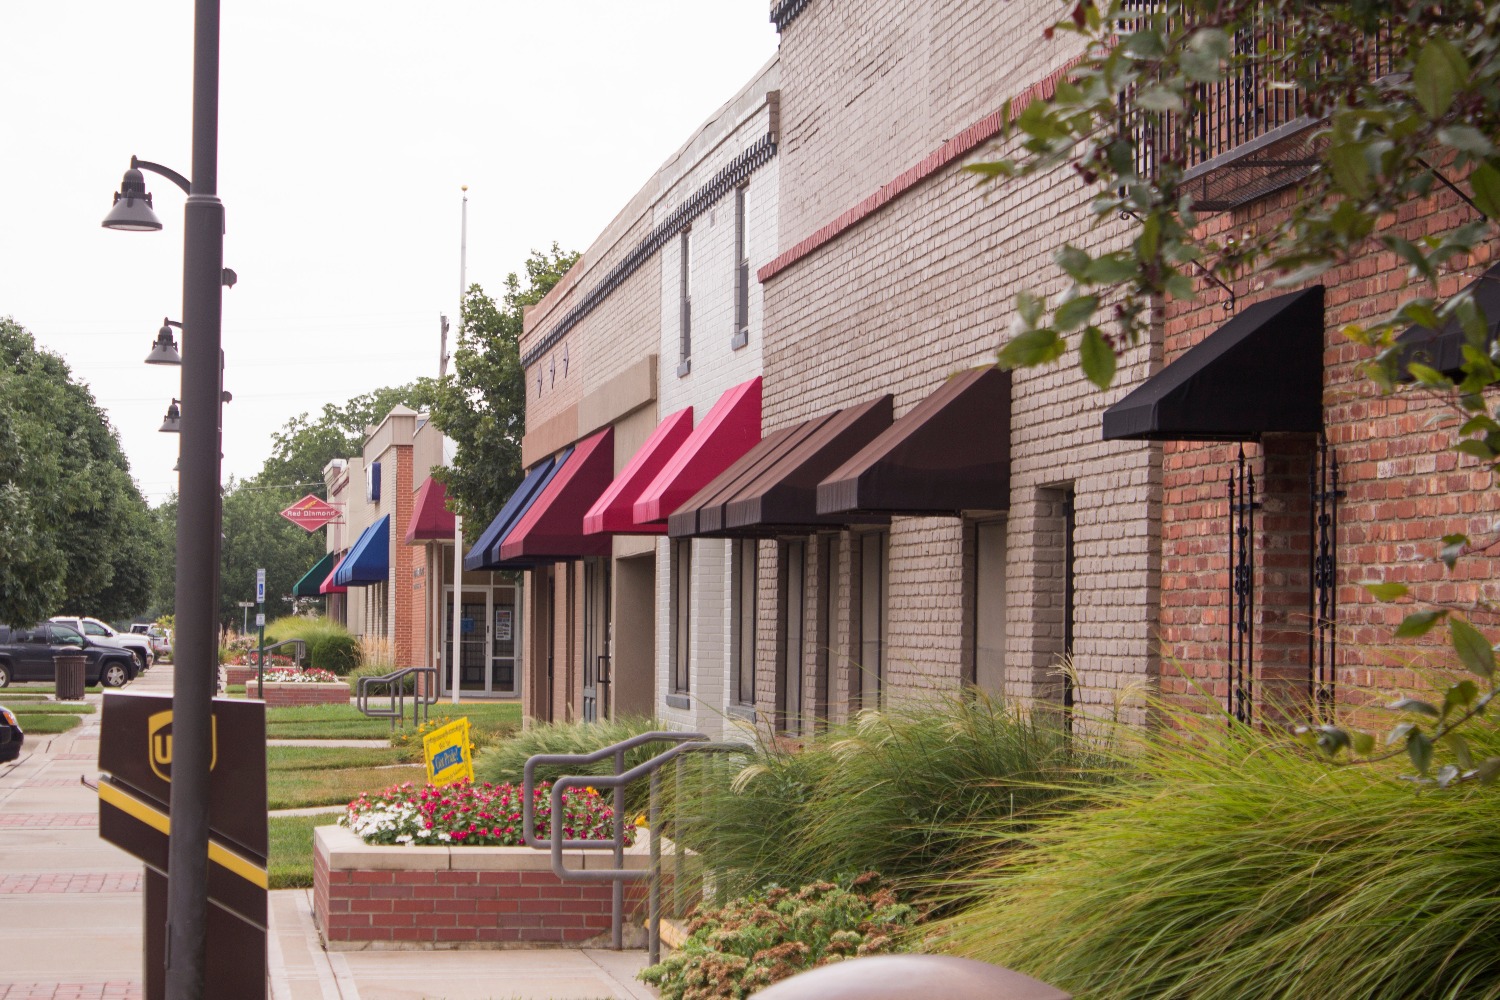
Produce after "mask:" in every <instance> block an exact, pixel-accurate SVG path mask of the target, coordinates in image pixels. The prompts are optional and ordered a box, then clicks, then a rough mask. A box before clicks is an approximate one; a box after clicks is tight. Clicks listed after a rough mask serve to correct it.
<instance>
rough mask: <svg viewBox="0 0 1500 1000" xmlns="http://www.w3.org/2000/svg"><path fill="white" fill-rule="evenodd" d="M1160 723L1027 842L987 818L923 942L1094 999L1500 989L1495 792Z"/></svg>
mask: <svg viewBox="0 0 1500 1000" xmlns="http://www.w3.org/2000/svg"><path fill="white" fill-rule="evenodd" d="M1174 722H1175V725H1174V726H1171V727H1168V728H1159V729H1156V730H1154V731H1151V732H1149V733H1143V734H1139V735H1137V736H1136V737H1135V738H1133V739H1129V740H1128V742H1127V740H1126V738H1125V737H1124V736H1123V735H1122V738H1121V743H1120V746H1119V749H1118V752H1117V754H1116V756H1117V758H1118V760H1119V762H1120V765H1121V766H1122V767H1127V768H1128V769H1129V770H1130V772H1131V778H1130V779H1129V780H1124V781H1121V782H1118V783H1115V784H1110V785H1105V786H1099V787H1095V788H1093V789H1089V790H1088V791H1087V794H1086V796H1085V798H1086V799H1087V808H1081V809H1077V810H1073V811H1069V812H1056V813H1053V814H1051V815H1048V816H1045V817H1042V818H1041V819H1039V820H1038V822H1037V823H1036V825H1035V826H1034V827H1033V828H1032V829H1031V830H1030V831H1029V832H1027V833H1026V834H1025V839H1026V841H1027V842H1028V845H1029V846H1027V847H1026V848H1025V849H1024V850H1022V851H1019V852H1018V851H1016V850H1014V841H1015V837H1016V831H1015V830H1014V829H1013V828H1011V827H1009V826H1002V827H999V828H997V829H996V830H995V831H994V832H993V833H992V834H991V838H990V839H991V850H992V861H991V862H990V864H989V865H988V866H987V867H985V868H983V869H981V870H978V871H976V872H973V873H971V874H970V875H968V876H966V877H965V878H963V879H962V880H953V879H949V880H947V882H946V884H945V885H943V886H940V887H938V889H939V891H940V892H944V893H949V894H950V896H949V898H950V899H955V900H956V899H957V898H958V897H959V896H962V897H965V898H966V899H967V903H968V905H967V906H966V907H965V908H964V909H963V910H962V911H961V912H960V913H959V914H958V915H956V916H954V917H952V918H951V919H949V920H948V921H947V922H946V923H945V924H943V925H942V926H941V927H940V930H939V933H938V935H937V936H936V937H935V938H934V940H933V942H932V943H931V944H932V946H934V947H942V948H944V949H946V950H948V951H951V952H953V953H956V954H960V955H966V956H969V957H972V958H978V959H983V960H985V961H990V962H995V963H998V964H1001V965H1005V966H1008V967H1011V968H1015V969H1018V970H1020V971H1023V972H1025V973H1027V974H1029V975H1032V976H1036V977H1038V978H1040V979H1043V980H1045V981H1047V982H1050V983H1053V984H1054V985H1056V986H1058V987H1060V988H1062V989H1065V990H1069V991H1071V992H1073V993H1074V995H1075V996H1079V997H1090V998H1108V1000H1127V998H1142V1000H1144V998H1148V997H1149V998H1153V1000H1166V998H1189V997H1191V998H1193V1000H1269V998H1285V1000H1294V998H1296V1000H1305V998H1308V997H1317V998H1319V1000H1371V998H1392V1000H1395V998H1411V997H1422V998H1455V1000H1456V998H1459V997H1464V998H1471V997H1479V998H1482V997H1496V996H1500V888H1497V887H1500V797H1497V795H1500V793H1497V791H1496V790H1495V789H1493V788H1487V787H1482V786H1479V785H1478V784H1477V783H1474V784H1472V785H1465V786H1462V787H1454V788H1449V789H1439V788H1436V787H1434V786H1431V785H1426V786H1424V785H1418V784H1415V783H1413V782H1411V781H1409V780H1403V779H1402V777H1401V774H1402V772H1403V771H1404V770H1409V768H1408V767H1407V766H1406V765H1407V762H1406V760H1405V757H1404V755H1403V756H1402V757H1401V759H1399V760H1396V761H1391V762H1387V763H1385V764H1371V765H1361V766H1338V765H1334V764H1331V763H1329V762H1327V761H1326V760H1323V759H1321V758H1319V757H1318V756H1316V754H1315V752H1313V751H1310V750H1308V749H1306V748H1305V747H1303V746H1301V745H1299V744H1297V743H1294V742H1292V741H1290V740H1288V739H1284V738H1279V737H1277V736H1274V735H1273V736H1267V735H1263V734H1261V733H1257V732H1254V731H1251V730H1248V729H1246V728H1244V727H1240V726H1232V725H1231V726H1226V724H1225V723H1224V722H1222V721H1219V722H1216V723H1206V722H1204V721H1203V720H1195V719H1188V718H1178V719H1175V720H1174ZM1470 738H1471V742H1473V741H1476V740H1481V739H1483V740H1488V741H1489V742H1491V743H1496V742H1500V741H1496V740H1495V736H1494V733H1493V731H1489V730H1488V727H1486V731H1485V732H1482V733H1481V732H1477V731H1476V733H1475V734H1474V735H1472V736H1471V737H1470ZM1488 752H1490V753H1493V752H1495V751H1494V750H1493V749H1490V750H1489V751H1488ZM1477 753H1478V750H1476V754H1477Z"/></svg>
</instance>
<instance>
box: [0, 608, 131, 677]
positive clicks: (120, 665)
mask: <svg viewBox="0 0 1500 1000" xmlns="http://www.w3.org/2000/svg"><path fill="white" fill-rule="evenodd" d="M77 653H82V654H83V655H84V656H85V657H87V659H88V662H87V664H85V666H84V668H83V681H84V683H85V684H88V685H90V686H92V685H95V684H102V685H104V686H105V687H124V686H125V684H126V683H127V682H129V681H132V680H135V675H136V673H137V672H138V670H139V666H138V664H137V663H136V659H135V657H134V656H133V655H132V654H131V652H130V650H128V649H120V648H119V647H118V646H101V645H99V644H97V643H93V642H90V641H89V640H88V638H87V637H85V636H84V635H83V634H82V633H80V632H79V631H78V630H77V629H75V628H71V627H70V626H67V625H60V624H58V623H57V622H42V623H41V624H40V625H37V626H35V627H33V628H11V627H9V626H7V625H0V688H3V687H7V686H9V684H10V682H11V681H12V680H17V681H52V680H56V678H57V671H56V668H55V667H54V666H53V662H52V661H53V658H54V657H56V656H58V655H61V654H77Z"/></svg>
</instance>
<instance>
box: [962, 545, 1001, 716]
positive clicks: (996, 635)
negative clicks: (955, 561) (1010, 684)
mask: <svg viewBox="0 0 1500 1000" xmlns="http://www.w3.org/2000/svg"><path fill="white" fill-rule="evenodd" d="M973 528H974V535H973V539H974V541H973V545H974V600H973V614H974V622H973V634H974V660H973V663H972V665H971V667H970V675H969V678H968V679H969V682H970V683H971V684H973V685H974V686H975V687H977V688H979V689H980V690H981V691H984V692H986V693H988V694H990V695H994V696H995V697H999V696H1000V695H1002V694H1004V692H1005V522H1004V521H981V522H979V523H978V524H975V525H974V526H973Z"/></svg>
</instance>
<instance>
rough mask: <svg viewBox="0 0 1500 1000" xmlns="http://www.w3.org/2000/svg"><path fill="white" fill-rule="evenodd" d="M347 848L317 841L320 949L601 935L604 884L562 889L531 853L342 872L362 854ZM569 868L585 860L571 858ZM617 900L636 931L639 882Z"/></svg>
mask: <svg viewBox="0 0 1500 1000" xmlns="http://www.w3.org/2000/svg"><path fill="white" fill-rule="evenodd" d="M350 841H353V843H355V844H358V841H357V839H356V838H354V837H353V835H352V834H349V833H348V832H347V831H344V830H340V829H337V828H333V829H327V828H322V829H319V830H318V831H317V833H316V843H317V847H316V849H315V850H314V852H313V913H314V917H315V919H316V920H317V922H318V925H319V930H320V931H321V933H322V935H323V939H324V941H325V943H326V944H327V947H328V948H329V950H332V951H339V950H354V949H366V948H373V949H383V948H390V949H401V948H422V947H426V948H431V949H434V950H443V949H459V948H506V947H538V946H540V947H546V946H577V945H580V944H583V943H585V942H589V941H594V940H596V939H599V938H601V937H602V936H604V935H607V934H609V932H610V912H611V909H610V900H611V895H612V890H611V887H610V884H609V883H607V882H597V883H580V882H564V881H562V880H561V879H559V878H558V877H557V876H556V875H555V874H553V872H552V871H551V869H550V867H549V860H548V855H546V854H544V853H541V852H539V851H532V850H530V849H527V848H466V849H457V850H455V851H453V852H451V854H450V852H449V851H447V850H439V853H440V854H441V857H440V858H438V859H436V860H432V859H430V858H428V857H421V858H420V859H419V855H418V852H431V851H434V850H437V849H433V848H415V849H412V848H397V849H395V851H396V852H397V853H398V854H399V853H400V852H403V851H404V852H406V854H405V856H404V857H401V856H397V857H394V858H393V857H391V856H389V855H390V854H391V852H390V851H389V850H386V851H384V852H382V851H381V849H379V848H375V849H371V851H370V857H371V858H375V857H376V856H377V855H380V854H385V855H387V856H386V857H383V858H379V859H378V860H372V861H370V865H371V866H370V867H367V868H366V867H348V865H349V864H350V862H351V860H357V855H358V854H359V853H360V850H361V849H360V848H359V847H355V848H354V850H353V851H352V852H351V851H350V850H349V849H348V847H347V844H348V843H349V842H350ZM596 857H597V856H596ZM429 860H431V865H430V866H428V865H427V864H426V862H428V861H429ZM643 860H644V859H642V858H640V857H631V858H629V859H628V860H627V863H628V864H631V865H632V866H633V867H639V865H640V863H641V862H643ZM568 863H569V864H570V866H573V867H577V868H582V867H584V866H585V865H587V864H588V861H587V860H585V859H584V858H583V856H581V855H580V854H579V853H578V852H572V853H571V854H570V856H569V862H568ZM595 863H597V861H596V862H595ZM664 881H667V882H668V888H667V889H666V890H664V891H669V890H670V880H664ZM625 897H626V899H625V912H626V917H627V920H630V921H631V922H635V923H638V922H639V917H640V914H641V913H642V912H643V911H644V910H645V899H646V885H645V882H644V880H642V881H639V882H630V883H626V887H625Z"/></svg>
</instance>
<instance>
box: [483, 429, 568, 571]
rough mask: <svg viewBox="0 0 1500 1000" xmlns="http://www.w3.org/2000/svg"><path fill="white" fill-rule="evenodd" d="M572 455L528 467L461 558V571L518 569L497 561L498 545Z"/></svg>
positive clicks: (498, 555)
mask: <svg viewBox="0 0 1500 1000" xmlns="http://www.w3.org/2000/svg"><path fill="white" fill-rule="evenodd" d="M572 453H573V449H572V448H568V449H567V450H565V451H564V452H563V453H562V454H560V455H555V456H550V457H548V458H544V459H542V460H541V461H540V462H538V463H537V464H535V465H533V466H532V467H531V471H530V472H528V473H526V478H525V479H523V480H521V485H520V486H517V487H516V491H515V492H514V493H512V494H511V495H510V499H509V500H507V501H505V506H504V507H501V508H500V513H498V514H496V515H495V519H494V520H493V521H491V522H490V525H489V527H488V528H485V529H484V531H483V532H482V533H481V534H480V536H479V539H478V540H477V541H476V542H475V543H474V545H473V547H472V548H470V549H469V551H468V553H467V554H465V555H464V569H466V570H471V571H472V570H486V569H516V568H518V567H517V566H516V565H511V564H506V563H505V562H504V561H503V560H502V559H501V558H500V546H501V544H502V543H503V542H504V541H505V536H506V535H508V534H510V529H512V528H514V527H515V526H516V523H517V522H518V521H520V520H521V517H522V516H523V515H524V514H525V513H526V512H527V511H528V510H530V509H531V505H532V503H533V502H535V500H536V498H537V497H538V496H540V495H541V492H542V490H543V489H544V488H545V487H546V485H547V484H548V483H550V482H551V481H552V477H553V476H554V475H556V474H557V470H558V469H559V468H561V467H562V464H563V463H564V462H566V461H567V460H568V456H569V455H571V454H572Z"/></svg>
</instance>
